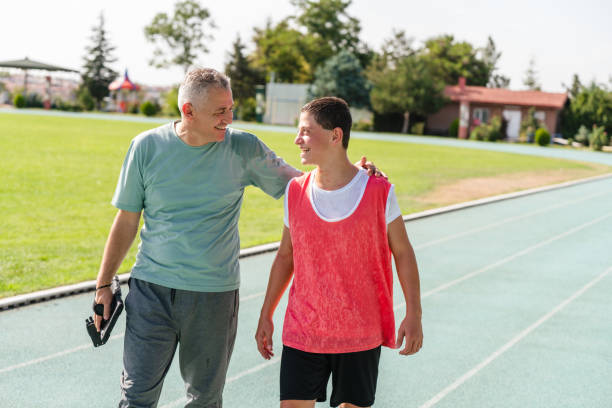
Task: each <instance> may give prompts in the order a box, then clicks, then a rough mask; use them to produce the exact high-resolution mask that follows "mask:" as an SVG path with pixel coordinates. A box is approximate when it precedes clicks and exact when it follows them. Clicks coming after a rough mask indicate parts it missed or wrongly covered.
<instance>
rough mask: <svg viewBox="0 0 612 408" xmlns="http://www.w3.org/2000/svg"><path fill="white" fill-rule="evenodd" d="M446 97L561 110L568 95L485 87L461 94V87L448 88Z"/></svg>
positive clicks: (476, 87) (454, 99) (456, 99)
mask: <svg viewBox="0 0 612 408" xmlns="http://www.w3.org/2000/svg"><path fill="white" fill-rule="evenodd" d="M444 95H446V97H448V98H450V99H451V100H452V101H457V102H458V101H460V100H466V101H468V102H476V103H494V104H501V105H520V106H536V107H547V108H556V109H561V108H563V105H564V104H565V101H566V99H567V94H564V93H551V92H541V91H511V90H509V89H503V88H486V87H484V86H466V87H465V90H464V91H463V92H461V90H460V87H459V85H453V86H447V87H446V88H445V89H444Z"/></svg>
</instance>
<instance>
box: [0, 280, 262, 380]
mask: <svg viewBox="0 0 612 408" xmlns="http://www.w3.org/2000/svg"><path fill="white" fill-rule="evenodd" d="M265 294H266V292H258V293H253V294H252V295H248V296H244V297H242V296H241V297H240V301H241V302H245V301H249V300H251V299H256V298H258V297H261V296H263V295H265ZM124 334H125V332H123V333H118V334H116V335H114V336H111V337H110V338H109V339H108V340H109V341H111V340H115V339H119V338H121V337H123V336H124ZM89 348H93V345H92V344H91V343H87V344H82V345H80V346H77V347H73V348H71V349H68V350H64V351H60V352H57V353H54V354H50V355H48V356H44V357H40V358H36V359H34V360H30V361H26V362H24V363H20V364H15V365H12V366H8V367H4V368H0V374H2V373H5V372H9V371H13V370H17V369H19V368H23V367H27V366H31V365H32V364H38V363H42V362H44V361H47V360H52V359H54V358H58V357H63V356H65V355H67V354H72V353H76V352H77V351H81V350H87V349H89Z"/></svg>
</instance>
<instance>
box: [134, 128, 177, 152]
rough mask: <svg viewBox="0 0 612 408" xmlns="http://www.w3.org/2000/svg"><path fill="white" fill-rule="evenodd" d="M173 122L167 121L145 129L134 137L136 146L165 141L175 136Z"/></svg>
mask: <svg viewBox="0 0 612 408" xmlns="http://www.w3.org/2000/svg"><path fill="white" fill-rule="evenodd" d="M172 125H173V124H172V123H166V124H164V125H161V126H158V127H156V128H153V129H149V130H145V131H144V132H142V133H140V134H138V135H137V136H136V137H134V138H133V139H132V143H133V144H134V145H135V146H139V145H143V144H155V143H163V142H167V141H169V140H171V137H172V136H173V132H174V130H173V128H172Z"/></svg>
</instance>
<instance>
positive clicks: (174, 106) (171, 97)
mask: <svg viewBox="0 0 612 408" xmlns="http://www.w3.org/2000/svg"><path fill="white" fill-rule="evenodd" d="M178 90H179V87H178V85H177V86H174V87H172V89H170V90H169V91H168V92H166V93H165V94H164V108H163V112H164V114H165V115H168V116H181V111H180V109H179V106H178Z"/></svg>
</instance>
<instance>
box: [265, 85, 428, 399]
mask: <svg viewBox="0 0 612 408" xmlns="http://www.w3.org/2000/svg"><path fill="white" fill-rule="evenodd" d="M351 122H352V120H351V115H350V111H349V108H348V105H347V104H346V102H345V101H343V100H342V99H339V98H331V97H328V98H320V99H315V100H313V101H311V102H310V103H308V104H306V105H305V106H304V107H303V108H302V110H301V115H300V122H299V129H298V135H297V137H296V139H295V144H296V145H298V146H299V148H300V150H301V153H300V157H301V161H302V164H310V165H316V169H315V170H313V171H311V172H309V173H306V174H304V175H302V176H300V177H296V178H294V179H293V180H291V181H290V182H289V184H288V185H287V190H286V193H285V227H284V229H283V235H282V240H281V243H280V248H279V250H278V253H277V255H276V259H275V260H274V263H273V265H272V269H271V272H270V279H269V282H268V289H267V293H266V298H265V300H264V304H263V307H262V310H261V315H260V318H259V326H258V328H257V333H256V335H255V339H256V341H257V348H258V350H259V352H260V353H261V355H262V356H263V357H264V358H266V359H270V357H272V356H273V355H274V353H273V351H272V333H273V331H274V325H273V322H272V316H273V313H274V310H275V308H276V306H277V305H278V302H279V300H280V298H281V297H282V294H283V292H284V291H285V289H286V288H287V286H288V284H289V282H290V280H291V278H292V277H293V284H292V286H291V289H290V292H289V303H288V306H287V311H286V313H285V322H284V327H283V352H282V358H281V376H280V383H281V384H280V388H281V391H280V399H281V407H282V408H302V407H304V408H305V407H314V404H315V401H325V399H326V388H327V382H328V379H329V376H330V374H331V375H332V386H333V391H332V395H331V399H330V404H331V406H333V407H336V406H338V405H340V404H342V406H343V407H355V406H357V407H369V406H371V405H372V404H373V403H374V396H375V393H376V382H377V376H378V362H379V358H380V349H381V346H386V347H391V348H399V347H400V346H401V344H402V342H403V341H404V340H405V343H406V344H405V347H404V348H403V349H402V350H401V351H400V354H402V355H407V354H413V353H416V352H417V351H418V350H419V349H420V348H421V345H422V342H423V333H422V328H421V304H420V289H419V274H418V269H417V264H416V259H415V256H414V251H413V249H412V246H411V245H410V242H409V240H408V236H407V235H406V229H405V227H404V222H403V220H402V217H401V213H400V211H399V207H398V204H397V198H396V196H395V194H394V192H393V186H392V185H391V184H389V182H388V181H387V180H386V179H384V178H382V177H369V176H368V175H367V173H365V172H364V171H362V170H360V169H358V168H357V167H355V166H354V165H353V164H351V162H350V160H349V159H348V155H347V148H348V142H349V136H350V129H351ZM391 253H393V257H394V258H395V264H396V268H397V273H398V278H399V282H400V285H401V287H402V290H403V293H404V298H405V301H406V317H405V318H404V320H403V321H402V323H401V324H400V327H399V330H398V332H397V340H396V337H395V319H394V313H393V289H392V285H393V276H392V267H391Z"/></svg>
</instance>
